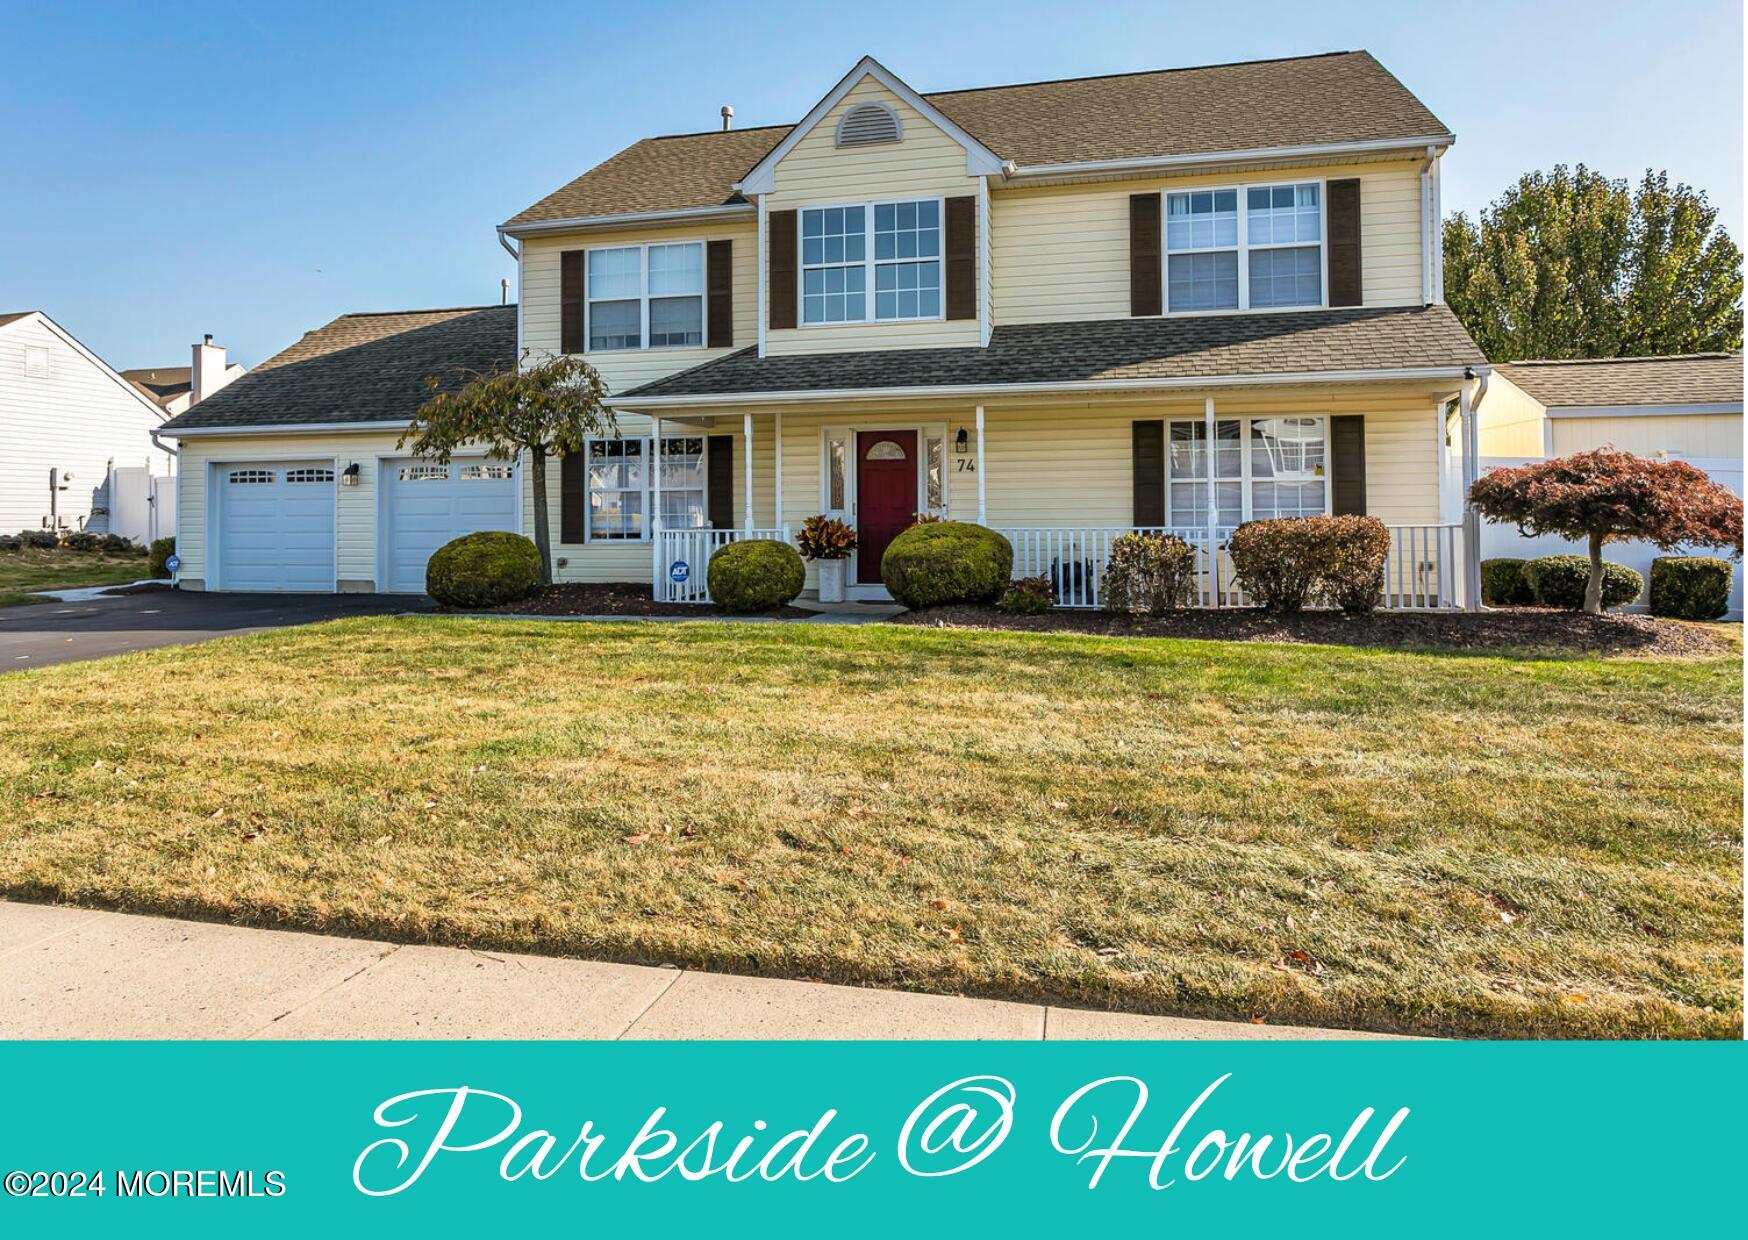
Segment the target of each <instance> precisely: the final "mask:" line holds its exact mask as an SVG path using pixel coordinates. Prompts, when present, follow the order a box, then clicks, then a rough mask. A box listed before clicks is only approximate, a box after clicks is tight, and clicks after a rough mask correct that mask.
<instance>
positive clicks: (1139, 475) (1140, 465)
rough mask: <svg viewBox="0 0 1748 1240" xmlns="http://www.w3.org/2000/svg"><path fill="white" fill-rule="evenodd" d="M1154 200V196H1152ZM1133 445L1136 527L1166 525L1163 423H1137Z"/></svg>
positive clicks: (1133, 433)
mask: <svg viewBox="0 0 1748 1240" xmlns="http://www.w3.org/2000/svg"><path fill="white" fill-rule="evenodd" d="M1155 197H1157V195H1155ZM1131 432H1132V436H1133V444H1134V479H1135V524H1136V525H1137V526H1141V527H1150V526H1161V525H1164V524H1165V423H1164V422H1162V421H1154V422H1136V423H1133V424H1132V426H1131Z"/></svg>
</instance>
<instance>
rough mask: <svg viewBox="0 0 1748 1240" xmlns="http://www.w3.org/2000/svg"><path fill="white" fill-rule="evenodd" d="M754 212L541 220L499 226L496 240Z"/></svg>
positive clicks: (730, 208) (737, 209)
mask: <svg viewBox="0 0 1748 1240" xmlns="http://www.w3.org/2000/svg"><path fill="white" fill-rule="evenodd" d="M755 214H756V209H755V208H754V206H753V204H752V203H750V202H738V203H730V204H725V205H723V206H719V207H676V208H674V209H672V210H669V211H631V212H627V213H625V214H622V215H579V216H574V217H573V218H571V219H565V220H540V221H538V222H535V223H528V224H500V225H498V236H499V238H500V239H502V238H503V237H505V236H511V237H540V236H546V235H548V234H551V233H573V232H588V231H589V230H591V229H600V228H624V227H626V226H627V225H629V224H666V223H676V224H684V223H691V222H694V221H703V220H742V219H751V218H753V216H754V215H755Z"/></svg>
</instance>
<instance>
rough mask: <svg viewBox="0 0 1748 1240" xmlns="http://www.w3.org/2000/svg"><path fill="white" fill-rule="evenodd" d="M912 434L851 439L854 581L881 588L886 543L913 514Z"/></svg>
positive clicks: (876, 434)
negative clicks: (853, 449)
mask: <svg viewBox="0 0 1748 1240" xmlns="http://www.w3.org/2000/svg"><path fill="white" fill-rule="evenodd" d="M916 477H917V474H916V432H915V431H863V432H862V433H860V434H858V435H857V436H856V580H857V581H858V582H861V583H863V584H864V585H879V584H880V557H881V556H883V555H885V554H886V544H887V543H889V542H891V541H892V539H893V536H894V535H895V534H897V533H898V532H899V531H900V530H902V529H904V528H905V527H906V526H908V525H909V524H910V521H911V518H912V517H913V516H915V515H916Z"/></svg>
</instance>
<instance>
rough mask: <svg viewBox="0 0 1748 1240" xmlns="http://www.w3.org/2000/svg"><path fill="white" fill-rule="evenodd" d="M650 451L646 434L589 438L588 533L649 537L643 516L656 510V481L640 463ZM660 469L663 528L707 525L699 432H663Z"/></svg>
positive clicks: (597, 536)
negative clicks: (676, 433) (667, 433)
mask: <svg viewBox="0 0 1748 1240" xmlns="http://www.w3.org/2000/svg"><path fill="white" fill-rule="evenodd" d="M654 451H655V449H654V441H653V440H650V439H592V440H590V441H589V537H590V538H592V539H593V538H646V537H648V535H649V530H648V528H647V526H646V524H645V520H644V518H645V514H647V513H650V512H654V511H655V503H654V496H655V481H654V478H653V477H652V476H651V474H650V471H649V470H648V469H646V468H645V462H647V461H648V460H650V459H651V457H652V456H653V455H654ZM661 471H662V477H661V518H662V526H663V528H665V529H701V528H703V527H704V526H706V525H708V524H709V516H708V513H709V508H708V488H707V487H706V484H705V466H704V439H703V437H702V436H699V435H664V436H663V437H662V451H661Z"/></svg>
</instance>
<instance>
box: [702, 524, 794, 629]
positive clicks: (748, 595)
mask: <svg viewBox="0 0 1748 1240" xmlns="http://www.w3.org/2000/svg"><path fill="white" fill-rule="evenodd" d="M806 581H807V565H805V564H803V563H802V562H801V553H800V552H799V551H797V550H796V549H795V548H794V547H791V546H790V545H789V544H788V543H786V542H778V541H777V540H776V539H774V538H748V539H744V540H742V541H740V542H731V543H729V544H728V546H726V547H721V548H719V549H717V550H716V551H715V552H714V553H712V555H711V556H710V568H709V570H708V571H707V572H706V574H705V582H706V584H707V585H709V587H710V597H711V599H712V600H714V601H715V602H716V604H717V605H718V606H719V607H721V608H722V609H723V610H724V611H732V612H749V611H771V610H772V609H773V608H777V607H782V606H783V605H785V604H786V603H788V602H789V601H790V600H791V599H793V598H794V597H795V596H796V595H797V594H800V593H801V587H802V585H803V584H804V583H805V582H806Z"/></svg>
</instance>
